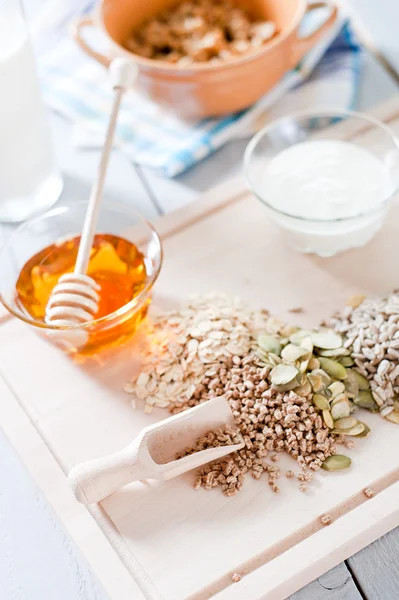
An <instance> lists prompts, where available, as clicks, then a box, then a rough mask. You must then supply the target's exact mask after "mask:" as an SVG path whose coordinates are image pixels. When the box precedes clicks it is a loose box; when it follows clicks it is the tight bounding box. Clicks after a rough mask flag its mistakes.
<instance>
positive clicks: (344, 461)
mask: <svg viewBox="0 0 399 600" xmlns="http://www.w3.org/2000/svg"><path fill="white" fill-rule="evenodd" d="M351 464H352V461H351V459H350V458H349V456H344V454H334V455H333V456H329V457H328V458H326V460H325V461H324V462H323V464H322V465H321V468H322V469H325V470H326V471H342V470H343V469H347V468H348V467H350V466H351Z"/></svg>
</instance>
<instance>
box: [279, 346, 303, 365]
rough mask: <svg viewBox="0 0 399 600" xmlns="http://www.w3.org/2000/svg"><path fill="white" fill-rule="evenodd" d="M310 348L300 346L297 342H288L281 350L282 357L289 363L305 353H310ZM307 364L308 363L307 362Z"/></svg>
mask: <svg viewBox="0 0 399 600" xmlns="http://www.w3.org/2000/svg"><path fill="white" fill-rule="evenodd" d="M308 354H309V352H308V350H305V349H304V348H300V347H299V346H296V345H295V344H288V345H287V346H286V347H285V348H283V349H282V351H281V358H282V359H283V360H284V361H287V362H289V363H294V362H296V361H297V360H299V359H300V358H302V357H303V356H305V355H308ZM306 364H307V363H306Z"/></svg>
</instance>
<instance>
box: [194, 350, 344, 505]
mask: <svg viewBox="0 0 399 600" xmlns="http://www.w3.org/2000/svg"><path fill="white" fill-rule="evenodd" d="M235 358H236V357H235ZM233 361H234V359H230V361H228V363H227V364H226V365H225V367H224V368H222V369H221V370H220V372H219V373H218V375H217V376H216V377H215V378H214V381H215V382H216V384H217V386H218V387H219V386H220V387H221V388H222V389H223V393H224V395H225V397H226V398H227V399H228V400H229V403H230V406H231V409H232V413H233V416H234V419H235V422H236V425H237V427H238V430H239V432H240V433H241V436H242V438H243V440H244V443H245V448H243V449H242V450H239V451H238V452H235V453H233V454H231V455H229V456H227V457H226V458H225V459H222V460H220V461H216V462H213V463H211V464H209V465H206V466H205V467H203V468H202V469H201V471H200V472H199V475H198V477H197V479H196V482H195V487H196V488H198V487H201V486H202V487H205V489H211V488H214V487H219V486H220V487H221V489H222V491H223V492H224V494H225V495H227V496H232V495H234V494H236V493H237V491H239V490H240V489H241V487H242V485H243V482H244V477H245V474H246V473H250V474H251V475H252V477H253V478H254V479H259V478H260V477H261V475H262V473H266V474H267V479H268V483H269V485H270V486H271V488H272V490H273V491H274V492H278V491H279V486H278V483H277V480H278V478H279V476H280V469H279V468H278V467H277V466H276V464H275V463H276V462H277V461H278V458H279V455H278V453H279V452H282V451H286V452H288V454H290V455H291V456H292V457H293V458H295V460H296V461H297V462H298V464H299V465H300V467H301V468H302V471H301V472H300V473H298V474H297V478H298V479H299V481H300V483H301V485H300V489H301V490H302V491H306V489H307V486H306V482H308V481H310V480H311V479H312V474H311V473H310V472H308V469H312V470H314V471H317V470H318V469H319V468H320V467H321V466H322V465H323V463H324V462H325V461H326V459H328V458H329V457H332V455H333V454H334V453H335V442H336V436H334V435H333V434H332V433H330V429H329V428H328V427H327V426H326V425H325V423H324V422H323V419H322V417H321V416H320V414H319V411H318V409H317V407H315V406H314V405H313V404H312V402H311V399H310V398H309V396H310V395H311V394H310V393H309V394H308V396H307V397H306V396H299V395H297V394H296V393H295V392H294V391H287V392H278V391H277V390H275V389H273V388H272V387H271V386H270V385H269V383H268V379H267V378H268V374H269V373H270V367H268V366H265V365H263V364H260V361H259V358H258V357H257V355H256V354H255V353H250V354H249V355H248V356H246V357H245V358H244V359H242V360H241V359H239V360H238V359H237V358H236V360H235V361H234V362H233ZM212 395H213V388H209V390H208V394H207V396H209V397H212ZM338 441H342V439H341V438H340V439H339V440H338ZM205 447H207V448H210V447H213V439H211V438H210V437H209V435H208V436H205V437H203V438H200V439H199V440H198V441H197V443H196V445H195V446H194V448H190V449H188V451H187V453H192V452H193V451H198V450H202V449H204V448H205ZM345 458H346V457H345ZM269 461H270V462H269ZM339 468H340V467H339Z"/></svg>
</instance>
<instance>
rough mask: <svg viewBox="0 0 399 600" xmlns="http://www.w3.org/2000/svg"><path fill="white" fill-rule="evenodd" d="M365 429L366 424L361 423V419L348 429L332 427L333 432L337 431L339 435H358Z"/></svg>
mask: <svg viewBox="0 0 399 600" xmlns="http://www.w3.org/2000/svg"><path fill="white" fill-rule="evenodd" d="M365 429H366V426H365V424H364V423H362V422H361V421H358V422H357V423H356V425H354V426H353V427H350V428H349V429H337V428H334V429H333V433H338V434H340V435H353V436H356V435H360V434H361V433H363V431H364V430H365Z"/></svg>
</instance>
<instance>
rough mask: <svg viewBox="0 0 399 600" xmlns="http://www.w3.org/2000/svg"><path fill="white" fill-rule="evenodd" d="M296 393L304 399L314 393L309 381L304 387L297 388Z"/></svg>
mask: <svg viewBox="0 0 399 600" xmlns="http://www.w3.org/2000/svg"><path fill="white" fill-rule="evenodd" d="M295 393H296V394H298V396H302V397H304V398H305V397H306V396H309V394H311V393H312V386H311V385H310V383H309V381H307V382H306V383H303V384H302V385H299V386H298V387H296V388H295Z"/></svg>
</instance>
